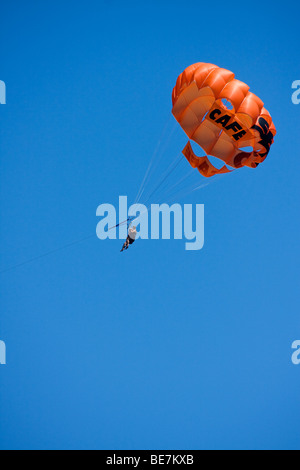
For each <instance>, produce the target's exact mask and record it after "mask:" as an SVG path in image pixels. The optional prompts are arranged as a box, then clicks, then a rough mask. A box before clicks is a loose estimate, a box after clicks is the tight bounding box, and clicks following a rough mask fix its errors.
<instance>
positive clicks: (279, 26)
mask: <svg viewBox="0 0 300 470" xmlns="http://www.w3.org/2000/svg"><path fill="white" fill-rule="evenodd" d="M297 12H298V4H297V3H296V2H289V1H288V2H285V3H284V5H282V6H278V5H274V3H273V2H268V1H267V2H264V3H263V4H260V5H259V7H255V8H254V7H253V4H251V3H247V2H230V3H227V4H226V3H225V4H224V3H223V2H219V1H216V2H213V3H212V2H199V1H197V2H196V1H190V2H189V3H182V2H179V1H177V0H172V1H158V0H157V1H152V2H142V3H141V2H127V4H126V5H125V4H124V2H118V1H97V2H96V1H89V0H88V1H85V2H82V1H77V2H76V1H75V2H72V6H71V4H70V2H66V1H60V2H58V1H56V0H55V1H51V2H50V1H48V0H45V1H43V2H34V1H32V0H29V1H27V2H25V3H24V2H21V1H13V0H12V1H10V2H6V3H5V4H3V5H2V6H1V31H0V39H1V44H2V50H1V67H0V71H1V72H0V73H1V74H0V79H1V80H4V81H5V83H6V86H7V105H6V106H1V108H0V113H1V115H0V120H1V121H0V122H1V126H0V132H1V143H0V150H1V153H0V158H1V171H0V201H1V204H0V211H1V228H0V241H1V243H0V254H1V262H0V271H1V273H0V286H1V299H0V308H1V317H0V339H1V340H3V341H5V343H6V346H7V365H6V366H0V394H1V399H0V416H1V419H0V448H2V449H18V448H20V449H53V448H58V449H248V448H250V449H253V448H254V449H261V448H266V449H276V448H284V449H295V448H297V449H299V448H300V430H299V420H300V402H299V386H300V375H299V374H300V366H299V368H298V367H297V366H294V365H293V364H292V362H291V354H292V350H291V344H292V342H293V341H294V340H297V339H300V322H299V229H300V224H299V171H300V163H299V162H300V159H299V156H300V155H299V146H300V142H299V118H300V105H299V106H296V105H293V104H292V101H291V95H292V89H291V85H292V82H293V81H294V80H297V79H298V80H299V79H300V71H299V59H300V54H299V47H298V43H299V18H298V16H297ZM199 61H201V62H211V63H216V64H217V65H219V66H222V67H224V68H228V69H230V70H233V71H234V72H235V73H236V76H237V78H239V79H240V80H243V81H245V82H247V83H248V84H249V85H250V87H251V90H252V91H253V92H254V93H256V94H257V95H259V96H260V97H261V98H262V99H263V100H264V102H265V105H266V107H267V108H268V109H269V111H270V112H271V114H272V117H273V119H274V122H275V124H276V127H277V131H278V134H277V136H276V140H275V143H274V145H273V147H272V149H271V152H270V154H269V157H268V158H267V160H266V161H265V163H264V164H263V165H261V166H260V167H259V168H258V169H257V170H250V169H243V170H241V171H239V172H235V173H234V174H232V175H228V176H227V177H223V178H221V179H220V180H219V181H217V183H216V184H212V185H209V186H208V187H207V188H204V189H203V190H201V191H199V192H196V193H193V194H190V195H187V196H186V197H185V198H184V199H183V200H182V201H179V202H185V203H194V204H195V203H203V204H205V246H204V248H203V250H201V251H199V252H187V251H185V250H184V241H165V240H163V241H139V242H137V243H136V244H135V245H134V247H132V248H131V250H130V251H128V252H127V253H126V254H124V255H120V253H119V250H120V244H121V242H120V241H118V240H117V241H106V242H102V241H100V240H98V239H97V238H96V235H95V236H94V237H93V234H95V228H96V224H97V219H96V217H95V214H96V208H97V206H98V205H99V204H101V203H105V202H108V203H113V204H114V203H116V202H117V200H118V196H119V195H128V197H129V200H131V201H133V200H134V198H135V196H136V193H137V191H138V188H139V185H140V183H141V180H142V178H143V176H144V173H145V171H146V168H147V165H148V162H149V160H150V158H151V155H152V153H153V150H154V149H155V146H156V144H157V141H158V139H159V136H160V134H161V131H162V129H163V127H164V125H165V123H166V122H168V123H169V124H168V125H170V126H171V127H172V126H173V121H172V118H170V114H171V92H172V88H173V86H174V84H175V81H176V78H177V76H178V75H179V73H181V72H182V71H183V70H184V68H186V67H187V66H188V65H190V64H192V63H194V62H199ZM185 142H186V139H185V137H184V135H183V133H182V131H181V130H180V128H179V126H177V127H176V126H175V132H174V133H173V135H172V138H171V139H170V141H169V144H168V148H167V150H166V153H165V156H164V159H165V160H163V163H164V164H165V163H169V162H171V161H172V159H174V157H175V156H176V155H177V154H178V152H180V150H181V149H182V147H183V145H184V144H185ZM200 179H201V177H200V176H199V181H200ZM199 184H201V182H199ZM89 236H91V238H90V239H89V240H87V241H85V242H82V243H79V244H76V245H74V246H71V247H69V248H66V249H64V250H61V251H58V252H56V253H53V254H52V255H51V256H47V257H43V258H40V259H37V260H36V261H34V262H32V263H28V264H24V265H23V266H20V267H19V268H17V269H13V270H11V271H7V272H4V270H6V268H8V267H10V266H14V265H17V264H20V263H23V262H24V261H26V260H29V259H31V258H34V257H37V256H39V255H40V254H43V253H46V252H48V251H51V250H55V249H56V248H59V247H61V246H64V245H67V244H69V243H71V242H73V241H75V240H79V239H81V238H84V237H89Z"/></svg>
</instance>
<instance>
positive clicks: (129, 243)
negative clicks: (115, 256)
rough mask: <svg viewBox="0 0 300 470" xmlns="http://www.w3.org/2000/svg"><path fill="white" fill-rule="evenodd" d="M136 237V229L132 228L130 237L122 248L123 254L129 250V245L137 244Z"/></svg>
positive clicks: (129, 232) (129, 233)
mask: <svg viewBox="0 0 300 470" xmlns="http://www.w3.org/2000/svg"><path fill="white" fill-rule="evenodd" d="M136 236H137V231H136V227H132V228H130V229H129V231H128V237H127V239H126V242H125V243H124V245H123V248H122V250H121V253H122V251H124V250H128V248H129V245H132V244H133V243H134V242H135V238H136Z"/></svg>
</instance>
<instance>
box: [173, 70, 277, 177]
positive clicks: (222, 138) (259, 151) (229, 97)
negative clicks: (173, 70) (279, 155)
mask: <svg viewBox="0 0 300 470" xmlns="http://www.w3.org/2000/svg"><path fill="white" fill-rule="evenodd" d="M249 89H250V87H249V86H248V85H246V84H245V83H243V82H241V81H239V80H237V79H235V75H234V73H233V72H230V71H229V70H226V69H223V68H220V67H218V66H217V65H213V64H206V63H203V62H200V63H197V64H194V65H191V66H190V67H188V68H187V69H185V70H184V72H183V73H182V74H181V75H179V77H178V79H177V83H176V86H175V87H174V89H173V94H172V102H173V109H172V113H173V115H174V117H175V119H176V120H177V122H178V123H179V124H180V126H181V127H182V129H183V130H184V132H185V133H186V134H187V136H188V138H189V139H190V140H192V141H194V142H196V143H197V144H199V145H200V147H202V149H203V150H204V151H205V153H206V155H205V156H203V157H197V156H196V154H195V153H194V151H193V149H192V145H191V143H190V141H189V142H188V143H187V145H186V146H185V148H184V150H183V152H182V153H183V155H184V156H185V157H186V159H187V160H188V162H189V163H190V165H191V166H192V167H193V168H197V169H198V171H199V172H200V173H201V175H203V176H205V177H211V176H214V175H218V174H224V173H230V172H231V171H233V170H235V169H237V168H241V167H244V166H247V167H250V168H256V167H257V166H258V165H259V164H260V163H262V162H263V161H264V160H265V159H266V157H267V155H268V153H269V151H270V148H271V145H272V144H273V142H274V136H275V135H276V128H275V126H274V124H273V121H272V117H271V115H270V113H269V112H268V111H267V110H266V109H265V108H264V103H263V102H262V100H261V99H260V98H259V97H258V96H256V95H255V94H253V93H251V92H250V91H249ZM249 147H250V151H246V150H248V148H249ZM208 156H212V157H217V158H218V159H220V160H222V161H223V162H224V163H225V165H224V166H223V167H222V168H220V169H218V168H216V167H215V166H214V165H213V164H212V163H211V161H210V160H209V158H208ZM228 167H230V168H228Z"/></svg>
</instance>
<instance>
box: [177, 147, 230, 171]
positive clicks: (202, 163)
mask: <svg viewBox="0 0 300 470" xmlns="http://www.w3.org/2000/svg"><path fill="white" fill-rule="evenodd" d="M182 153H183V155H184V156H185V158H186V159H187V160H188V162H189V163H190V165H191V166H192V167H193V168H197V170H198V171H199V172H200V173H201V175H202V176H205V177H206V178H210V177H212V176H215V175H221V174H224V173H230V172H231V171H232V170H229V169H228V168H227V167H226V166H223V167H222V168H220V169H218V168H216V167H214V166H213V164H212V163H211V162H210V161H209V159H208V158H207V157H197V156H196V155H195V153H194V151H193V149H192V146H191V143H190V142H188V143H187V145H186V146H185V147H184V149H183V151H182Z"/></svg>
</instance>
